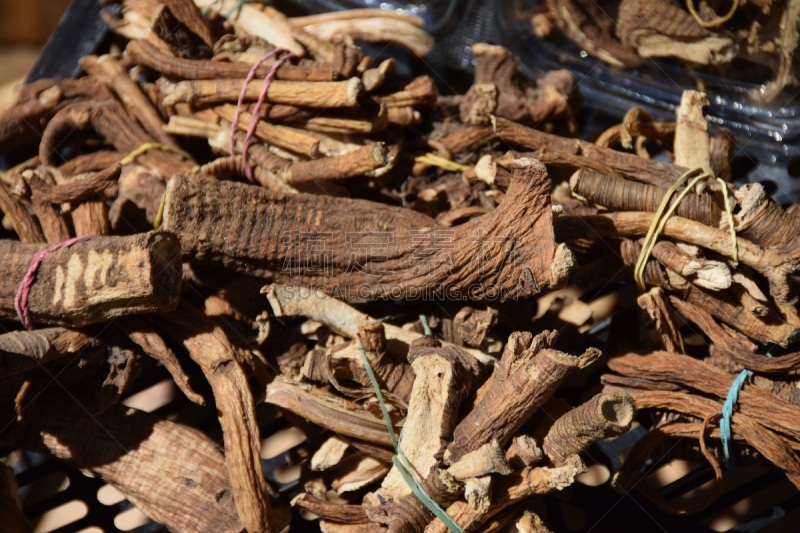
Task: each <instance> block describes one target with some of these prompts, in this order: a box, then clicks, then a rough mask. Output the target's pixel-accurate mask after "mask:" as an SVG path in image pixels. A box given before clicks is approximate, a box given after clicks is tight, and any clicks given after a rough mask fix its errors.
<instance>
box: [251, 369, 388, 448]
mask: <svg viewBox="0 0 800 533" xmlns="http://www.w3.org/2000/svg"><path fill="white" fill-rule="evenodd" d="M264 401H265V402H266V403H269V404H272V405H276V406H278V407H280V408H282V409H286V410H288V411H291V412H293V413H296V414H298V415H300V416H302V417H303V418H305V419H306V420H309V421H310V422H312V423H314V424H317V425H319V426H321V427H323V428H325V429H329V430H331V431H334V432H336V433H340V434H342V435H346V436H348V437H354V438H357V439H361V440H364V441H367V442H371V443H374V444H382V445H384V446H386V445H391V444H392V440H391V438H390V437H389V432H388V430H387V429H386V423H385V422H384V421H383V419H381V418H380V416H379V415H376V414H373V413H372V412H371V411H368V410H367V409H365V408H364V407H363V406H361V405H358V404H355V403H353V402H350V401H348V400H346V399H344V398H342V397H341V396H335V395H333V394H331V393H329V392H326V391H323V390H322V389H318V388H316V387H312V386H310V385H308V384H302V383H297V382H296V381H293V380H290V379H286V378H284V377H283V376H278V377H277V378H275V380H274V381H273V382H272V383H270V384H269V386H268V387H267V394H266V398H265V399H264ZM394 424H395V428H396V429H399V427H398V426H401V425H402V424H398V422H397V421H395V422H394Z"/></svg>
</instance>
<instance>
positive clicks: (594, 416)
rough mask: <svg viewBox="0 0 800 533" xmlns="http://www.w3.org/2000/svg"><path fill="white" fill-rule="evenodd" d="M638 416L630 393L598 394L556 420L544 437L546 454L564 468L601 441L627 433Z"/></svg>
mask: <svg viewBox="0 0 800 533" xmlns="http://www.w3.org/2000/svg"><path fill="white" fill-rule="evenodd" d="M636 413H637V411H636V403H635V402H634V400H633V398H632V397H631V396H630V395H629V394H627V393H624V392H618V393H614V394H598V395H597V396H595V397H594V398H592V399H591V400H589V401H588V402H586V403H584V404H583V405H581V406H580V407H576V408H575V409H573V410H572V411H570V412H569V413H567V414H565V415H564V416H562V417H560V418H559V419H558V420H556V422H555V424H553V427H552V428H550V431H549V432H548V433H547V436H546V437H545V438H544V444H543V446H542V448H543V450H544V453H545V454H546V455H547V457H549V458H550V460H551V461H552V462H553V463H554V464H556V465H563V464H565V462H566V461H567V460H568V459H569V458H570V457H571V456H573V455H577V454H579V453H581V452H583V451H585V450H586V449H587V448H589V446H591V445H592V444H594V443H595V442H597V441H598V440H600V439H607V438H609V437H616V436H618V435H622V434H623V433H626V432H627V431H628V430H629V429H630V428H631V423H632V422H633V421H634V419H635V418H636Z"/></svg>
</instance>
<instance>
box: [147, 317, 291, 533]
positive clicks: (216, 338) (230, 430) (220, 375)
mask: <svg viewBox="0 0 800 533" xmlns="http://www.w3.org/2000/svg"><path fill="white" fill-rule="evenodd" d="M162 317H163V318H164V320H165V321H166V323H167V324H168V325H169V328H170V332H171V334H172V335H174V336H176V337H177V338H178V339H180V341H181V342H182V343H183V345H184V346H185V348H186V350H187V351H188V352H189V355H190V356H191V358H192V359H193V360H194V361H195V362H196V363H197V364H198V365H200V368H201V369H202V370H203V374H204V375H205V376H206V379H207V380H208V382H209V383H210V384H211V388H212V390H213V391H214V399H215V403H216V406H217V413H218V415H219V419H220V424H221V426H222V432H223V437H224V439H225V463H226V465H227V468H228V472H229V474H230V479H231V484H232V486H233V495H234V500H235V501H236V509H237V510H238V512H239V518H240V519H241V521H242V525H243V526H244V527H245V528H247V530H248V531H250V532H251V533H256V532H265V533H267V532H270V531H280V528H278V527H277V523H276V520H275V517H274V516H272V515H273V513H271V512H270V500H269V493H270V489H269V487H268V486H267V482H266V480H265V479H264V475H263V474H262V471H261V440H260V438H259V430H258V423H257V421H256V416H255V404H254V402H253V396H252V394H251V392H250V388H249V386H248V383H247V377H246V376H245V374H244V371H243V369H242V366H241V362H240V361H239V360H238V359H237V354H236V350H235V349H234V348H233V346H231V344H230V341H229V340H228V338H227V336H226V335H225V333H224V332H223V331H222V329H221V328H220V327H219V326H217V325H216V324H215V323H214V321H212V320H211V319H209V318H208V317H206V316H205V314H204V313H203V312H202V311H200V310H199V309H196V308H194V307H192V306H191V305H188V304H182V305H181V306H180V307H179V309H178V310H177V311H175V312H173V313H170V314H164V315H162Z"/></svg>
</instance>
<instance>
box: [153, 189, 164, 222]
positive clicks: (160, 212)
mask: <svg viewBox="0 0 800 533" xmlns="http://www.w3.org/2000/svg"><path fill="white" fill-rule="evenodd" d="M165 205H167V191H164V194H162V195H161V201H160V202H159V203H158V213H156V219H155V221H154V222H153V229H158V227H159V226H160V225H161V220H162V219H163V218H164V206H165Z"/></svg>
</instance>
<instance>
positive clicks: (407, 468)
mask: <svg viewBox="0 0 800 533" xmlns="http://www.w3.org/2000/svg"><path fill="white" fill-rule="evenodd" d="M420 316H422V315H420ZM425 324H427V321H426V322H425ZM356 341H357V342H358V350H359V351H360V352H361V359H363V361H364V368H365V369H366V371H367V375H368V376H369V380H370V382H371V383H372V388H373V389H375V396H377V398H378V403H379V404H380V406H381V413H383V420H384V422H386V428H387V429H388V430H389V436H390V437H391V438H392V446H393V447H394V452H395V454H396V455H395V456H394V457H392V463H394V465H395V466H396V467H397V470H398V471H399V472H400V475H401V476H403V480H404V481H405V482H406V484H407V485H408V486H409V488H410V489H411V492H413V493H414V496H416V497H417V498H419V501H421V502H422V503H423V504H424V505H425V507H427V508H428V509H430V511H431V512H432V513H433V514H434V515H435V516H436V517H437V518H438V519H439V520H441V521H442V523H444V525H445V526H446V527H447V529H449V530H450V531H452V532H453V533H466V532H465V531H464V530H463V529H462V528H461V526H459V525H458V524H456V523H455V521H454V520H453V519H452V518H450V516H449V515H448V514H447V512H445V510H444V509H442V508H441V507H440V506H439V504H438V503H436V502H435V501H433V499H432V498H431V497H430V496H428V493H427V492H425V489H423V488H422V485H421V482H420V480H419V477H418V476H417V473H416V472H414V469H413V468H411V465H410V464H409V462H408V459H406V457H405V455H403V451H402V450H401V449H400V444H399V443H398V439H397V438H396V437H395V434H394V426H393V425H392V420H391V419H390V418H389V411H387V410H386V403H385V402H384V401H383V393H382V392H381V387H380V385H378V380H377V378H376V377H375V372H373V371H372V365H370V364H369V359H367V352H365V351H364V345H363V344H361V339H359V338H358V337H356ZM402 439H403V432H402V430H401V431H400V440H401V441H402Z"/></svg>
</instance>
